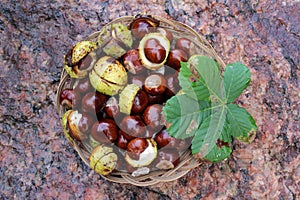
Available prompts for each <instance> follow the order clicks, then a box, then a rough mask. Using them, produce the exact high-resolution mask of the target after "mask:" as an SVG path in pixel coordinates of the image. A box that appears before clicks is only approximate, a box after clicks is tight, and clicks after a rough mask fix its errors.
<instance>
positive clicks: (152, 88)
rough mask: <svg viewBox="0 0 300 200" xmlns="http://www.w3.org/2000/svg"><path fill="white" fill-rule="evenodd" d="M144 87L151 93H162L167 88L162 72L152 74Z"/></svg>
mask: <svg viewBox="0 0 300 200" xmlns="http://www.w3.org/2000/svg"><path fill="white" fill-rule="evenodd" d="M143 89H144V90H145V91H146V92H147V93H148V94H151V95H160V94H162V93H164V92H165V90H166V80H165V78H164V77H163V76H162V75H161V74H150V75H149V76H148V77H147V78H146V79H145V83H144V85H143Z"/></svg>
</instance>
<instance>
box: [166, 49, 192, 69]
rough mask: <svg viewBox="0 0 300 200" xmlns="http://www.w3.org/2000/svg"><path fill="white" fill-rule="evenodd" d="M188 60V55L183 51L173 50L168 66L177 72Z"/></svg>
mask: <svg viewBox="0 0 300 200" xmlns="http://www.w3.org/2000/svg"><path fill="white" fill-rule="evenodd" d="M187 60H188V57H187V54H186V53H185V52H184V51H183V50H181V49H173V50H171V51H170V53H169V56H168V59H167V62H166V64H167V65H168V66H169V67H172V68H173V69H175V70H179V69H180V62H186V61H187Z"/></svg>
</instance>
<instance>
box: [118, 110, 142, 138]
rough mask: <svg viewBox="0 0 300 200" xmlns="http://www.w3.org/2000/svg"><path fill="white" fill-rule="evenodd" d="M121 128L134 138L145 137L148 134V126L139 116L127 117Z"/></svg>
mask: <svg viewBox="0 0 300 200" xmlns="http://www.w3.org/2000/svg"><path fill="white" fill-rule="evenodd" d="M120 128H121V130H122V131H124V132H125V133H126V134H128V135H130V136H132V137H143V136H144V135H145V132H146V125H145V124H144V122H143V121H142V119H141V118H140V117H138V116H134V115H127V116H125V117H124V118H123V120H122V122H121V125H120Z"/></svg>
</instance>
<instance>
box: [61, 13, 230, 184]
mask: <svg viewBox="0 0 300 200" xmlns="http://www.w3.org/2000/svg"><path fill="white" fill-rule="evenodd" d="M152 17H153V18H155V19H157V20H159V21H160V27H163V28H167V29H168V30H169V31H172V34H173V36H175V37H183V36H184V37H187V38H189V39H190V40H191V41H192V42H194V44H195V45H196V52H197V54H202V55H206V56H210V57H212V58H214V59H215V60H216V61H217V62H218V64H219V65H220V68H223V67H224V66H225V64H224V62H223V61H222V60H221V59H220V58H219V57H218V55H217V54H216V52H215V50H214V49H213V48H212V46H211V45H210V44H209V43H208V42H207V40H205V39H204V38H203V37H201V36H200V35H199V34H198V33H197V32H196V31H194V30H193V29H192V28H191V27H189V26H187V25H185V24H182V23H180V22H176V21H173V20H167V19H165V18H162V17H159V16H152ZM133 18H134V16H126V17H121V18H118V19H116V20H114V21H112V22H110V23H108V24H107V25H106V26H110V25H111V24H113V23H122V24H126V25H129V24H130V22H131V21H132V20H133ZM98 34H99V32H95V33H93V34H92V35H90V36H89V37H88V38H87V40H91V41H95V42H96V41H97V36H98ZM73 84H74V80H73V79H71V78H70V76H69V75H68V74H67V73H66V71H65V70H63V71H62V74H61V80H60V84H59V86H58V91H57V99H56V106H57V110H58V113H59V114H60V116H62V115H63V114H64V112H65V111H66V110H65V109H64V108H63V107H62V106H61V105H60V103H59V94H60V93H61V91H62V90H63V89H64V88H70V87H72V86H73ZM71 145H72V146H73V147H74V149H75V150H76V151H77V152H78V154H79V156H80V157H81V159H82V160H83V161H84V162H85V163H86V164H87V165H88V166H89V160H88V157H89V155H90V152H91V150H92V147H91V146H89V145H88V144H87V145H84V146H82V145H80V144H78V143H77V142H75V140H74V141H73V143H72V144H71ZM200 164H201V163H200V162H199V161H197V160H196V159H194V158H193V156H192V155H191V151H190V150H187V151H186V152H184V153H183V155H181V157H180V163H179V164H178V165H177V166H176V167H175V168H173V169H171V170H159V171H152V172H150V173H149V174H147V175H142V176H138V177H133V176H131V174H129V173H125V172H112V173H111V174H110V175H108V176H102V177H103V178H105V179H107V180H109V181H112V182H117V183H130V184H133V185H137V186H149V185H154V184H157V183H160V182H168V181H174V180H176V179H178V178H180V177H182V176H184V175H185V174H186V173H188V172H189V171H190V170H191V169H194V168H195V167H198V166H199V165H200Z"/></svg>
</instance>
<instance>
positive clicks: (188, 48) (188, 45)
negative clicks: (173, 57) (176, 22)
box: [175, 37, 196, 56]
mask: <svg viewBox="0 0 300 200" xmlns="http://www.w3.org/2000/svg"><path fill="white" fill-rule="evenodd" d="M175 48H176V49H181V50H183V51H184V52H185V53H187V54H188V56H191V55H193V54H194V53H195V51H196V50H195V45H194V43H192V41H191V40H189V39H187V38H185V37H182V38H179V39H178V40H177V41H176V44H175Z"/></svg>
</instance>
